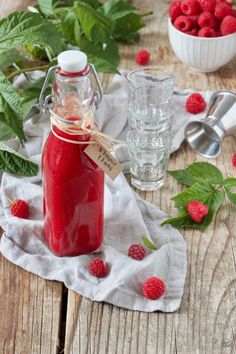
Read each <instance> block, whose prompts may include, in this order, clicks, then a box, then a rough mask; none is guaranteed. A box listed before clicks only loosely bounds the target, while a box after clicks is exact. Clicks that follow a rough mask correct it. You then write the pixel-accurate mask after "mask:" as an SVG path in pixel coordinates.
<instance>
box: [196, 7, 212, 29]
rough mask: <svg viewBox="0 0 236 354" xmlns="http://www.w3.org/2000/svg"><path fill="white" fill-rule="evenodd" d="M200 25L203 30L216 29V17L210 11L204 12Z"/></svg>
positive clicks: (199, 20)
mask: <svg viewBox="0 0 236 354" xmlns="http://www.w3.org/2000/svg"><path fill="white" fill-rule="evenodd" d="M198 24H199V26H200V27H201V28H203V27H210V28H214V27H215V25H216V21H215V17H214V15H213V14H212V13H211V12H210V11H203V12H202V13H201V15H200V16H199V19H198Z"/></svg>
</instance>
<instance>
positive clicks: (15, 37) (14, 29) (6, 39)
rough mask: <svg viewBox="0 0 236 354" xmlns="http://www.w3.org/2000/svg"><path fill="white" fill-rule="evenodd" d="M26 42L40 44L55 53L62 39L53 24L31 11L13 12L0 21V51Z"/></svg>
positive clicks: (60, 46)
mask: <svg viewBox="0 0 236 354" xmlns="http://www.w3.org/2000/svg"><path fill="white" fill-rule="evenodd" d="M27 44H37V45H42V46H44V47H46V48H48V50H49V51H50V52H51V53H52V54H57V53H59V52H60V51H61V49H62V41H61V36H60V34H59V32H58V31H57V30H56V28H55V26H53V25H52V24H51V23H49V22H48V21H47V20H46V19H43V18H42V17H41V15H40V14H38V13H32V12H14V13H12V14H11V15H9V16H7V17H5V18H4V19H2V20H1V21H0V53H1V54H2V53H4V52H5V51H8V50H9V49H13V48H18V47H20V46H23V45H27Z"/></svg>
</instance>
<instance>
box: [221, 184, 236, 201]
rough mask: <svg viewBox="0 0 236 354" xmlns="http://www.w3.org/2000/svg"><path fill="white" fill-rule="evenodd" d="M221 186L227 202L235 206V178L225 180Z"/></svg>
mask: <svg viewBox="0 0 236 354" xmlns="http://www.w3.org/2000/svg"><path fill="white" fill-rule="evenodd" d="M223 186H224V189H225V192H226V194H227V197H228V198H229V200H230V201H231V202H232V203H233V204H234V205H236V178H227V179H225V180H224V182H223Z"/></svg>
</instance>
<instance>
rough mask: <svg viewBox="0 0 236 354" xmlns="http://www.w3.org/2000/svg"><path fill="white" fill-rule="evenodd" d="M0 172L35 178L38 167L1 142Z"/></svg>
mask: <svg viewBox="0 0 236 354" xmlns="http://www.w3.org/2000/svg"><path fill="white" fill-rule="evenodd" d="M0 170H2V171H5V172H9V173H13V174H15V175H20V176H35V175H37V173H38V165H37V164H36V163H34V162H33V161H30V160H28V159H26V158H25V157H24V156H22V155H20V154H18V153H17V152H15V151H14V150H13V149H11V148H9V147H8V146H7V145H5V144H3V143H2V142H0Z"/></svg>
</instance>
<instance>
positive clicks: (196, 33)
mask: <svg viewBox="0 0 236 354" xmlns="http://www.w3.org/2000/svg"><path fill="white" fill-rule="evenodd" d="M184 33H186V34H189V35H190V36H197V35H198V30H197V29H196V28H193V29H191V31H187V32H184Z"/></svg>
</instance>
